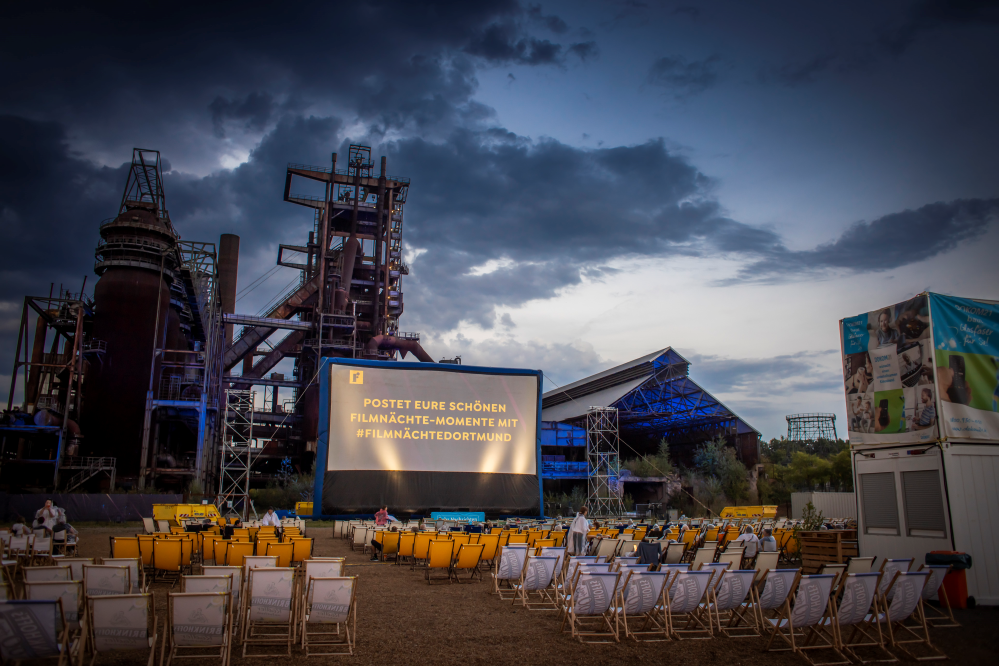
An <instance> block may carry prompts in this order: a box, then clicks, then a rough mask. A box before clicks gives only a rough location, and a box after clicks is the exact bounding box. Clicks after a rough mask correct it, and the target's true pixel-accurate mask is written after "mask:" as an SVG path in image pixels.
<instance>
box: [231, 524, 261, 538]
mask: <svg viewBox="0 0 999 666" xmlns="http://www.w3.org/2000/svg"><path fill="white" fill-rule="evenodd" d="M258 534H259V532H258ZM232 540H233V541H249V540H250V530H249V529H248V528H246V527H237V528H236V529H234V530H233V531H232Z"/></svg>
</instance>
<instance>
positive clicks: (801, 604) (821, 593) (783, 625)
mask: <svg viewBox="0 0 999 666" xmlns="http://www.w3.org/2000/svg"><path fill="white" fill-rule="evenodd" d="M835 581H836V574H812V575H810V576H801V577H800V578H799V579H798V589H797V591H796V592H795V596H794V606H793V607H789V604H788V603H786V602H785V604H784V608H783V609H782V610H781V611H780V612H779V613H778V615H777V617H776V618H774V619H769V620H768V621H767V623H768V624H769V626H767V625H764V628H765V629H767V631H768V632H769V633H770V638H769V640H767V646H766V648H765V650H766V651H767V652H787V651H790V652H794V653H796V654H798V655H800V656H801V657H803V658H804V659H805V661H807V662H808V663H809V664H815V662H814V661H812V658H811V657H810V656H809V655H808V651H811V650H830V651H832V652H833V653H834V654H836V656H837V657H839V659H840V660H841V661H840V662H836V663H849V660H848V659H847V658H846V656H845V655H844V654H843V653H842V652H841V651H840V650H839V646H838V641H837V637H836V632H835V629H834V628H833V624H834V622H835V617H836V610H835V609H834V608H833V595H832V586H833V583H834V582H835ZM777 637H780V639H781V640H782V641H783V642H784V644H785V645H786V646H787V647H782V648H775V647H773V643H774V639H775V638H777Z"/></svg>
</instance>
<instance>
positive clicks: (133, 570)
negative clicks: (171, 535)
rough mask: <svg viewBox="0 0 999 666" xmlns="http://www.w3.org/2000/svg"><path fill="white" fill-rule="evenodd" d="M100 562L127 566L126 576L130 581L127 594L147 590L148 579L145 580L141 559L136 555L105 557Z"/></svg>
mask: <svg viewBox="0 0 999 666" xmlns="http://www.w3.org/2000/svg"><path fill="white" fill-rule="evenodd" d="M101 564H106V565H108V566H111V567H128V576H129V579H130V580H131V583H132V589H131V591H130V592H129V594H133V593H134V594H141V593H143V592H148V591H149V581H147V580H146V575H145V570H144V569H143V568H142V560H140V559H139V558H138V557H105V558H104V559H103V560H101Z"/></svg>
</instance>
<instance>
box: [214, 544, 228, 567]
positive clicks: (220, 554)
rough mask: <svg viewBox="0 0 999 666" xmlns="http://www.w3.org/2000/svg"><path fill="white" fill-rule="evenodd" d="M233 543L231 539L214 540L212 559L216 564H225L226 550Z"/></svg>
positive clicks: (221, 565)
mask: <svg viewBox="0 0 999 666" xmlns="http://www.w3.org/2000/svg"><path fill="white" fill-rule="evenodd" d="M230 543H232V541H231V540H230V539H215V540H214V541H212V555H213V557H212V561H213V562H215V564H216V566H220V567H223V566H225V551H226V549H227V548H228V547H229V544H230Z"/></svg>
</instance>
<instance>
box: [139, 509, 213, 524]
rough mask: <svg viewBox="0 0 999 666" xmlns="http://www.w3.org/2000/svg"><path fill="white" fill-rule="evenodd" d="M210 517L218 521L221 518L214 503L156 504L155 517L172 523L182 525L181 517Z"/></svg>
mask: <svg viewBox="0 0 999 666" xmlns="http://www.w3.org/2000/svg"><path fill="white" fill-rule="evenodd" d="M181 518H184V519H190V518H210V519H211V520H212V521H214V522H218V519H219V518H221V516H220V515H219V511H218V509H216V508H215V505H214V504H154V505H153V519H154V520H168V521H170V524H171V525H180V519H181Z"/></svg>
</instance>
